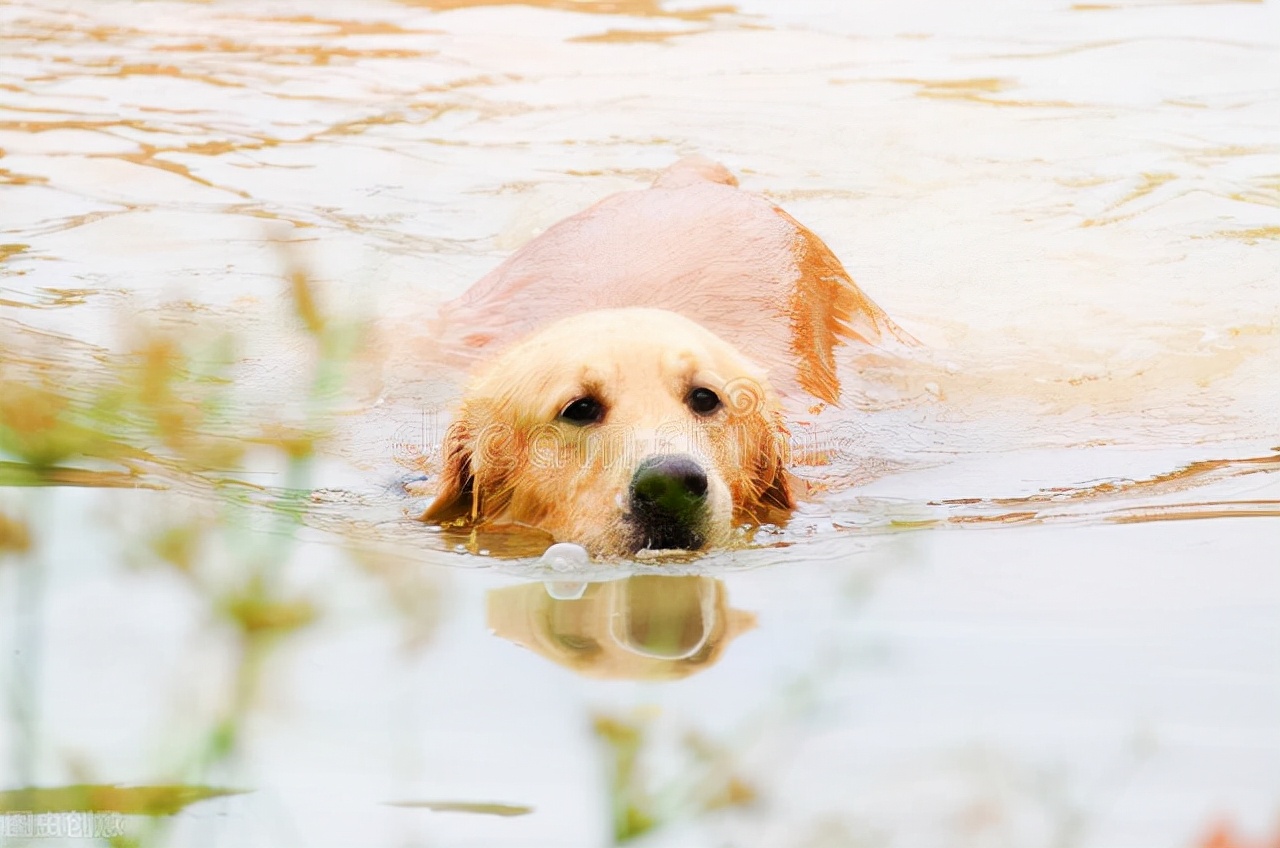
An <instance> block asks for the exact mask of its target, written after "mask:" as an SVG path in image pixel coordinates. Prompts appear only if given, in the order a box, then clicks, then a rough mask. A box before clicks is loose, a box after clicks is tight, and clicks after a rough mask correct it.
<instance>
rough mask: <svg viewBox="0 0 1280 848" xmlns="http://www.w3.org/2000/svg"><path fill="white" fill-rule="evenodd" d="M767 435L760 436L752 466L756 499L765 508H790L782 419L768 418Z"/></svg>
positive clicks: (792, 501) (792, 504) (792, 502)
mask: <svg viewBox="0 0 1280 848" xmlns="http://www.w3.org/2000/svg"><path fill="white" fill-rule="evenodd" d="M770 424H771V425H772V426H770V427H769V431H768V435H767V436H766V438H765V439H764V440H763V441H764V445H763V448H764V449H763V451H762V453H761V456H760V462H759V464H758V465H757V466H756V467H755V469H754V471H755V475H754V476H755V480H754V481H753V482H754V483H755V491H756V492H757V495H756V502H757V503H758V504H759V505H760V506H761V507H762V508H763V509H764V510H780V511H783V512H790V511H791V510H793V509H795V506H796V502H795V499H794V498H793V497H792V496H791V483H790V482H789V481H788V480H787V454H788V452H789V449H790V445H791V443H790V435H789V434H788V433H787V430H786V428H785V427H783V426H782V422H781V420H778V419H775V420H773V421H771V422H770Z"/></svg>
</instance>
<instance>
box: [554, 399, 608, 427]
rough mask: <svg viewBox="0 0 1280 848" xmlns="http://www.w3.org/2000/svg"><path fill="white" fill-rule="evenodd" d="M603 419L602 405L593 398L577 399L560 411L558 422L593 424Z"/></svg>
mask: <svg viewBox="0 0 1280 848" xmlns="http://www.w3.org/2000/svg"><path fill="white" fill-rule="evenodd" d="M601 418H604V404H602V403H600V401H598V400H596V399H595V398H593V397H584V398H578V399H577V400H575V401H571V402H570V403H569V405H568V406H566V407H565V408H564V409H562V410H560V420H561V421H568V422H569V423H570V424H594V423H595V422H597V421H599V420H600V419H601Z"/></svg>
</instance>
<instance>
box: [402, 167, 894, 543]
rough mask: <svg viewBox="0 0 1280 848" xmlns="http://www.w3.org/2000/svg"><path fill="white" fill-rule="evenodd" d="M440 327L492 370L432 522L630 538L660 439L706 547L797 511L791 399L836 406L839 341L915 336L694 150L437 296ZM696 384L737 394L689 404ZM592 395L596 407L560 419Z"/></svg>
mask: <svg viewBox="0 0 1280 848" xmlns="http://www.w3.org/2000/svg"><path fill="white" fill-rule="evenodd" d="M432 338H433V339H434V344H435V345H436V346H437V348H438V350H437V355H439V356H440V357H441V359H442V360H443V361H445V362H452V363H455V364H462V365H467V366H476V365H477V364H479V365H481V370H480V372H479V374H478V376H476V377H475V378H474V379H473V381H472V383H471V384H470V386H469V387H468V389H467V391H466V395H465V398H464V401H463V404H462V407H461V409H460V410H459V413H458V415H457V417H456V419H455V423H454V424H453V425H452V427H451V428H450V430H449V432H448V435H447V437H446V443H445V446H444V460H443V472H442V476H441V480H440V485H439V490H438V494H437V497H436V499H435V501H434V502H433V503H432V504H431V506H430V507H429V508H428V510H427V513H426V515H425V518H426V519H427V520H431V521H437V522H442V523H444V522H452V523H458V524H461V525H466V526H470V527H477V526H481V527H482V526H495V527H496V526H497V525H501V524H508V525H509V524H516V525H526V526H528V527H531V528H537V529H540V530H542V531H545V532H546V533H549V534H550V535H551V536H552V537H553V538H555V540H556V541H567V542H577V543H579V544H582V545H584V546H585V547H587V548H588V549H589V550H591V551H592V552H593V553H596V554H618V553H627V552H630V551H632V550H634V549H635V547H636V546H635V544H634V541H635V540H634V539H633V538H629V536H628V534H629V530H628V527H627V521H626V510H627V506H626V503H625V500H626V495H627V486H628V482H629V481H630V480H631V475H632V474H633V473H634V472H635V471H636V468H637V463H639V462H641V461H642V460H644V459H645V457H646V456H651V455H654V454H662V453H666V454H672V453H682V454H689V455H691V456H693V457H694V458H695V459H697V461H698V462H699V463H701V464H702V465H703V466H704V468H705V470H706V472H707V477H708V492H707V510H706V513H707V514H706V516H705V519H704V524H705V525H706V526H705V527H702V528H699V529H700V530H703V531H706V532H705V533H704V534H703V535H704V536H705V538H706V543H707V544H708V545H713V546H714V545H720V544H723V543H724V542H726V541H727V540H728V539H729V538H730V536H731V534H732V528H733V526H734V525H735V524H737V523H739V522H760V521H765V520H771V521H772V520H783V519H785V516H786V513H787V511H788V510H790V509H791V508H792V506H793V501H792V496H791V491H790V487H789V484H788V479H787V473H786V465H787V459H788V457H787V455H786V454H787V445H788V442H787V432H786V429H785V426H784V423H783V414H782V406H781V405H780V399H781V400H783V401H785V403H786V408H787V410H788V411H789V412H794V411H796V410H799V411H800V412H801V413H802V414H816V413H817V412H818V411H819V410H821V409H822V408H824V407H827V406H838V405H839V404H840V402H841V386H840V380H839V377H838V368H837V365H838V362H837V352H838V350H839V348H840V347H841V346H843V345H846V344H855V345H873V344H880V343H884V342H889V343H892V342H894V341H895V340H905V339H907V337H906V336H905V335H904V334H902V333H901V331H900V330H899V329H898V328H897V327H896V326H895V325H894V324H893V322H892V321H890V320H889V318H888V317H887V316H886V315H885V314H884V312H883V311H882V310H881V309H880V308H879V307H877V306H876V305H875V304H874V303H872V301H871V300H870V299H869V298H868V297H867V296H866V295H865V294H863V292H862V291H861V290H859V289H858V287H857V286H856V285H854V283H853V281H852V280H851V279H850V278H849V276H848V274H847V273H845V270H844V268H843V267H842V266H841V265H840V262H839V260H837V259H836V257H835V255H834V254H833V253H832V252H831V251H830V250H829V249H828V248H827V246H826V245H825V244H823V242H822V240H821V239H819V238H818V237H817V236H816V235H815V234H814V233H812V232H810V231H809V230H807V229H806V228H805V227H803V226H802V225H800V224H799V223H798V222H797V221H796V220H795V219H794V218H792V217H791V216H790V215H787V214H786V213H785V212H783V211H782V210H781V209H779V208H778V207H777V206H775V205H773V204H772V203H770V202H769V201H768V200H766V199H764V198H762V197H760V196H758V195H754V194H751V193H749V192H745V191H741V190H739V189H738V188H737V179H736V178H735V177H734V176H733V174H731V173H730V172H729V171H728V170H727V169H725V168H724V166H722V165H719V164H717V163H715V162H711V161H709V160H706V159H701V158H699V157H690V158H687V159H683V160H681V161H679V162H677V163H676V164H674V165H673V166H671V167H670V168H668V169H667V170H666V171H664V172H662V174H660V175H659V176H658V178H657V180H655V181H654V184H653V186H652V187H650V188H648V189H644V190H641V191H632V192H623V193H621V194H617V195H614V196H612V197H609V198H606V199H605V200H602V201H600V202H599V203H597V204H596V205H595V206H592V207H591V208H589V209H587V210H585V211H583V212H581V213H579V214H577V215H574V216H572V217H570V218H568V219H566V220H564V221H561V222H560V223H558V224H556V225H555V226H553V227H551V228H549V229H548V230H547V231H546V232H544V233H543V234H542V235H540V236H538V237H537V238H536V239H534V240H533V241H532V242H530V243H529V244H528V245H526V246H525V247H524V248H522V249H521V250H520V251H518V252H517V253H516V254H515V255H514V256H512V257H511V258H510V259H508V260H507V261H506V262H504V263H502V265H500V266H499V267H498V268H496V269H495V270H494V271H493V272H491V273H490V274H488V275H486V276H485V277H484V278H483V279H481V280H480V281H478V282H477V283H476V284H475V285H474V286H472V287H471V288H470V289H469V290H468V291H467V292H465V293H464V294H463V295H462V296H460V297H458V298H456V299H455V300H452V301H450V302H449V303H446V304H444V306H443V308H442V309H441V310H440V313H439V316H438V317H437V319H436V321H435V323H434V325H433V327H432ZM695 385H698V386H702V387H705V388H709V389H712V390H714V391H716V392H717V393H719V394H721V395H722V397H723V399H724V400H725V406H726V408H725V409H722V410H720V411H719V412H718V413H717V414H716V415H714V416H708V417H706V418H702V417H700V416H697V415H695V414H693V413H691V411H690V409H689V408H688V406H687V404H685V403H683V402H682V401H683V400H684V399H685V398H686V396H687V392H688V391H689V389H690V387H692V386H695ZM593 393H594V394H599V395H600V396H601V398H600V399H601V400H603V401H605V405H606V406H607V407H608V414H607V416H606V418H605V419H604V420H603V421H600V422H598V423H593V424H591V425H590V426H585V427H584V426H574V425H573V424H570V423H567V422H565V421H563V420H558V418H557V416H558V413H559V412H560V411H562V410H563V409H564V408H565V407H564V405H565V404H566V403H568V402H570V401H572V400H573V399H574V398H575V397H581V396H585V395H591V394H593ZM729 394H731V395H733V397H728V396H727V395H729Z"/></svg>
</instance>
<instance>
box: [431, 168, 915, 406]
mask: <svg viewBox="0 0 1280 848" xmlns="http://www.w3.org/2000/svg"><path fill="white" fill-rule="evenodd" d="M736 186H737V180H736V179H735V178H734V176H733V174H731V173H730V172H729V171H728V170H727V169H726V168H725V167H724V166H722V165H720V164H718V163H715V162H711V161H710V160H707V159H703V158H701V157H689V158H686V159H682V160H680V161H679V162H677V163H675V164H674V165H672V166H671V167H670V168H668V169H667V170H666V171H664V172H663V173H662V174H661V175H659V176H658V178H657V179H656V180H655V181H654V184H653V186H652V187H650V188H647V189H643V190H640V191H631V192H623V193H621V194H616V195H613V196H611V197H608V198H606V199H604V200H602V201H600V202H599V203H597V204H596V205H594V206H592V207H590V208H589V209H587V210H585V211H583V212H581V213H579V214H577V215H574V216H573V217H571V218H568V219H566V220H564V221H561V222H560V223H558V224H556V225H555V226H553V227H551V228H550V229H548V230H547V231H546V232H545V233H543V234H542V235H540V236H538V237H537V238H536V239H534V240H533V241H532V242H530V243H529V244H528V245H526V246H525V247H524V248H522V249H521V250H519V251H518V252H517V253H516V254H515V255H513V256H512V257H511V258H510V259H508V260H507V261H506V262H504V263H502V265H500V266H498V268H496V269H494V271H492V272H491V273H490V274H488V275H487V276H485V277H484V278H483V279H481V280H480V281H479V282H477V283H476V284H475V285H474V286H472V287H471V288H470V289H469V290H468V291H467V292H466V293H465V294H463V295H462V296H461V297H459V298H457V299H455V300H453V301H450V302H449V303H447V304H445V306H444V307H443V309H442V310H441V313H440V319H439V322H438V324H437V326H436V328H435V331H436V334H437V341H438V342H439V343H441V344H442V346H443V347H444V349H445V351H446V352H447V353H448V354H449V355H451V356H454V357H458V358H461V359H463V360H471V359H475V358H478V357H481V356H488V355H490V354H491V352H492V351H493V350H494V349H495V348H496V347H502V346H505V345H506V344H507V343H509V342H511V341H513V340H514V339H516V338H519V337H520V336H523V335H525V334H527V333H529V332H530V331H532V330H533V329H535V328H536V327H538V326H540V325H542V324H545V323H547V322H549V321H553V320H556V319H558V318H562V317H565V316H568V315H572V314H575V313H579V312H584V311H586V310H591V309H607V308H615V307H626V306H650V307H657V308H662V309H669V310H672V311H674V312H678V313H680V314H682V315H684V316H686V317H688V318H690V319H692V320H694V321H697V322H698V323H700V324H702V325H703V326H705V327H707V328H708V329H709V330H711V331H712V332H714V333H716V334H717V335H719V336H721V337H722V338H724V339H726V340H727V341H729V342H731V343H732V344H734V345H736V346H738V347H739V348H740V349H741V350H742V351H744V352H745V353H746V354H747V355H748V356H750V357H752V358H753V359H754V360H756V362H758V363H759V364H760V365H762V366H764V367H766V368H768V369H769V371H770V374H771V378H772V380H773V382H774V385H775V386H776V388H777V389H778V390H779V392H781V393H782V394H783V395H784V396H789V397H792V398H799V397H801V396H802V395H801V393H805V394H808V395H811V396H812V397H814V398H817V399H819V400H821V401H824V402H827V403H836V402H837V401H838V398H839V394H840V386H839V381H838V378H837V376H836V366H835V358H834V350H835V348H836V347H837V346H839V345H840V344H841V343H842V342H843V341H844V340H856V341H860V342H864V343H868V344H876V343H879V342H882V341H886V340H889V339H898V340H901V339H903V338H904V336H903V335H902V333H901V331H900V330H898V329H897V327H896V326H895V325H894V324H893V322H892V321H890V320H889V318H888V317H887V316H886V315H885V314H884V312H883V311H882V310H881V309H880V308H879V307H878V306H876V305H875V304H874V303H873V302H872V301H871V300H870V299H869V298H868V297H867V296H866V295H865V294H863V293H862V291H861V290H860V289H858V287H857V286H856V285H855V284H854V283H853V281H852V280H851V279H850V278H849V275H848V274H847V273H846V272H845V270H844V268H843V267H842V266H841V264H840V262H839V260H837V259H836V257H835V256H834V255H833V254H832V253H831V251H830V250H829V249H828V248H827V246H826V245H825V244H823V243H822V241H821V239H819V238H818V237H817V236H816V235H814V234H813V233H812V232H810V231H809V230H808V229H806V228H805V227H803V226H802V225H801V224H799V223H798V222H797V221H796V220H795V219H793V218H792V217H791V216H790V215H787V214H786V213H785V212H783V211H782V210H781V209H779V208H777V207H776V206H774V205H773V204H772V203H770V202H769V201H767V200H765V199H764V198H762V197H759V196H758V195H754V194H751V193H748V192H744V191H739V190H738V189H737V188H736Z"/></svg>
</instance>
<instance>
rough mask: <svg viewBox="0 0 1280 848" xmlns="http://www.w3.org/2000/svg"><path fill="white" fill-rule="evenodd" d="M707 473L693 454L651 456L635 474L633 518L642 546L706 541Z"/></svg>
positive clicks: (657, 547) (695, 545)
mask: <svg viewBox="0 0 1280 848" xmlns="http://www.w3.org/2000/svg"><path fill="white" fill-rule="evenodd" d="M706 503H707V472H706V471H704V470H703V468H702V466H701V465H699V464H698V462H697V460H695V459H694V458H693V457H691V456H685V455H683V454H665V455H662V456H651V457H649V458H648V459H646V460H645V461H644V462H641V463H640V467H638V468H637V469H636V473H635V474H634V475H632V477H631V519H632V521H633V522H634V523H635V525H636V529H637V531H638V532H639V536H640V540H639V541H640V544H639V546H638V547H639V548H652V549H655V550H662V549H666V548H685V549H693V548H700V547H702V543H703V541H704V538H703V534H702V522H703V518H704V514H705V511H706Z"/></svg>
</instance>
